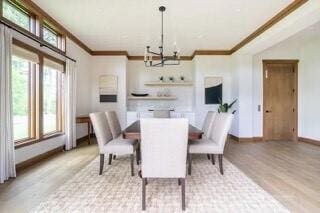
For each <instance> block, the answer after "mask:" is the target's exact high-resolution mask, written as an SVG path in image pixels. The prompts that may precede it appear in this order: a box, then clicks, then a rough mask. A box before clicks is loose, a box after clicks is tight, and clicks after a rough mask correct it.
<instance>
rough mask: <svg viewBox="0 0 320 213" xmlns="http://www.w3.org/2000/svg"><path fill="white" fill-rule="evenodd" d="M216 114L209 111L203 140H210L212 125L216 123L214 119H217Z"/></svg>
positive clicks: (203, 126)
mask: <svg viewBox="0 0 320 213" xmlns="http://www.w3.org/2000/svg"><path fill="white" fill-rule="evenodd" d="M216 114H217V113H216V112H213V111H208V112H207V115H206V118H205V119H204V122H203V125H202V131H203V135H202V137H203V138H208V137H209V136H210V134H211V131H212V124H213V121H214V118H215V117H216Z"/></svg>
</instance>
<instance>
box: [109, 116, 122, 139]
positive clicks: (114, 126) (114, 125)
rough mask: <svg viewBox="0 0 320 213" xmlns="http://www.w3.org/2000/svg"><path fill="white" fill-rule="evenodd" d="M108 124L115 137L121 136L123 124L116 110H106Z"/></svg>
mask: <svg viewBox="0 0 320 213" xmlns="http://www.w3.org/2000/svg"><path fill="white" fill-rule="evenodd" d="M106 116H107V120H108V124H109V126H110V130H111V133H112V137H113V138H117V137H119V135H121V125H120V122H119V119H118V116H117V113H116V112H115V111H107V112H106Z"/></svg>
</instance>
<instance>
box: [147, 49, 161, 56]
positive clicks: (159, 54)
mask: <svg viewBox="0 0 320 213" xmlns="http://www.w3.org/2000/svg"><path fill="white" fill-rule="evenodd" d="M147 52H148V53H151V54H154V55H161V54H160V53H156V52H153V51H149V50H148V51H147Z"/></svg>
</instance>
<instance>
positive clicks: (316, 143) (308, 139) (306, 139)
mask: <svg viewBox="0 0 320 213" xmlns="http://www.w3.org/2000/svg"><path fill="white" fill-rule="evenodd" d="M298 140H299V142H303V143H308V144H313V145H316V146H320V141H318V140H314V139H310V138H304V137H298Z"/></svg>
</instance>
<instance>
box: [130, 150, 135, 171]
mask: <svg viewBox="0 0 320 213" xmlns="http://www.w3.org/2000/svg"><path fill="white" fill-rule="evenodd" d="M130 158H131V176H134V166H133V164H134V154H131V155H130Z"/></svg>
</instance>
